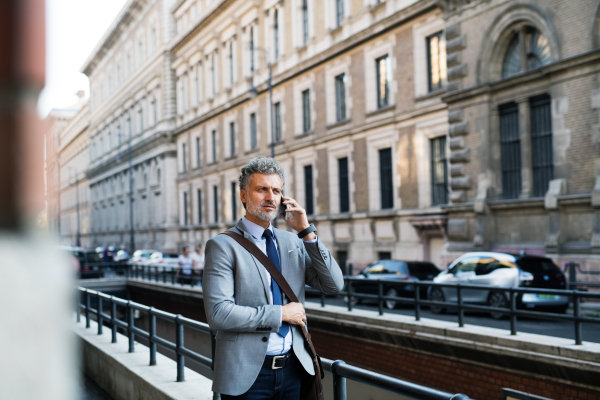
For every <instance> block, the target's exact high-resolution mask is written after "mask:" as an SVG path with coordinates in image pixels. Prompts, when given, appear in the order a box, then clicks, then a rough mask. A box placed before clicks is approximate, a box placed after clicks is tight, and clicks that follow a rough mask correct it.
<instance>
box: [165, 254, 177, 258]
mask: <svg viewBox="0 0 600 400" xmlns="http://www.w3.org/2000/svg"><path fill="white" fill-rule="evenodd" d="M163 258H179V254H173V253H169V254H163Z"/></svg>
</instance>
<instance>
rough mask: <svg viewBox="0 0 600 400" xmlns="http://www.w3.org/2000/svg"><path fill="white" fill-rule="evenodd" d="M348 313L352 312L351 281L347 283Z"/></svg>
mask: <svg viewBox="0 0 600 400" xmlns="http://www.w3.org/2000/svg"><path fill="white" fill-rule="evenodd" d="M348 311H352V281H351V280H349V281H348Z"/></svg>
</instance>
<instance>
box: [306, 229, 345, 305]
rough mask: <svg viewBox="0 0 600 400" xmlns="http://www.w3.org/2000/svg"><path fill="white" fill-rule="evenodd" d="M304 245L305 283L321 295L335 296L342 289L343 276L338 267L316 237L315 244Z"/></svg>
mask: <svg viewBox="0 0 600 400" xmlns="http://www.w3.org/2000/svg"><path fill="white" fill-rule="evenodd" d="M299 240H301V241H302V242H303V243H304V249H305V264H306V283H307V284H308V285H309V286H310V287H312V288H315V289H319V290H320V291H322V292H323V293H327V294H335V293H338V292H340V291H341V290H342V289H343V288H344V276H343V274H342V270H341V269H340V266H339V265H338V263H337V262H336V261H335V259H334V258H333V257H332V256H331V253H330V251H329V249H327V247H325V245H324V244H323V243H322V242H321V240H320V239H318V237H317V241H316V242H315V243H307V242H305V241H304V240H302V239H299Z"/></svg>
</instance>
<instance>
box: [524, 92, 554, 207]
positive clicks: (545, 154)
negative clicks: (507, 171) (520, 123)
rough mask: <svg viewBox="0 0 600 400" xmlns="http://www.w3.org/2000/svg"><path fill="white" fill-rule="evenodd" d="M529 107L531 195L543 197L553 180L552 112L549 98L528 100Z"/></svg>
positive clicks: (544, 96)
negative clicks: (531, 171) (531, 170)
mask: <svg viewBox="0 0 600 400" xmlns="http://www.w3.org/2000/svg"><path fill="white" fill-rule="evenodd" d="M529 104H530V107H531V167H532V169H533V195H534V196H544V195H546V192H547V191H548V185H549V183H550V181H551V180H552V179H554V157H553V149H552V111H551V108H550V96H548V95H541V96H536V97H533V98H531V99H529Z"/></svg>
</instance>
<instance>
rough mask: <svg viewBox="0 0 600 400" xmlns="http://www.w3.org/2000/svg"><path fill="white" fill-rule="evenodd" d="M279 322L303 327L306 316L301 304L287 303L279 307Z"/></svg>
mask: <svg viewBox="0 0 600 400" xmlns="http://www.w3.org/2000/svg"><path fill="white" fill-rule="evenodd" d="M281 320H282V322H288V323H290V324H294V325H301V326H304V323H305V322H306V314H305V312H304V306H303V305H302V304H301V303H287V304H286V305H284V306H281Z"/></svg>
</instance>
